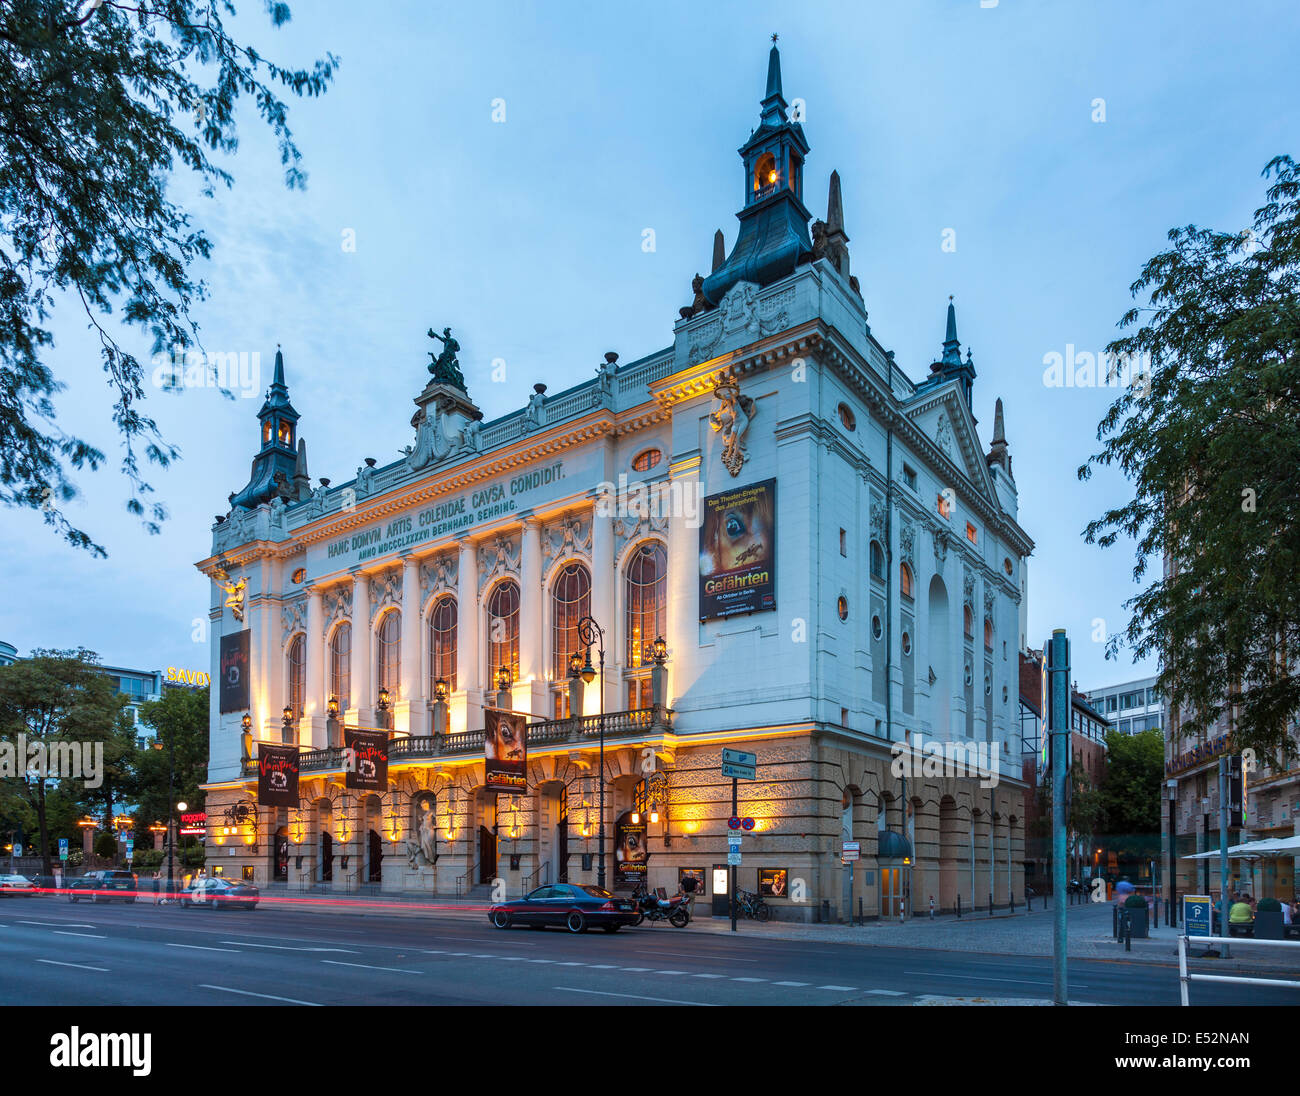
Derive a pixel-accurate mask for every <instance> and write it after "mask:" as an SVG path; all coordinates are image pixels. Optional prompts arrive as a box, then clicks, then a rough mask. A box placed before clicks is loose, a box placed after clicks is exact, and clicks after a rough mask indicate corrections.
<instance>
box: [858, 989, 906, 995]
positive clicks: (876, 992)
mask: <svg viewBox="0 0 1300 1096" xmlns="http://www.w3.org/2000/svg"><path fill="white" fill-rule="evenodd" d="M867 992H868V993H870V994H873V995H874V996H876V997H906V996H907V994H906V993H904V992H903V991H902V990H901V989H869V990H867Z"/></svg>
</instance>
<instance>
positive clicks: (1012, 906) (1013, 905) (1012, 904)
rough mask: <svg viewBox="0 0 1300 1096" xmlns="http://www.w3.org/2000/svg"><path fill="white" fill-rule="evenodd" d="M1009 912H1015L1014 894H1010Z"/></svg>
mask: <svg viewBox="0 0 1300 1096" xmlns="http://www.w3.org/2000/svg"><path fill="white" fill-rule="evenodd" d="M1011 912H1012V913H1013V914H1014V913H1015V912H1016V896H1015V895H1014V894H1013V895H1011Z"/></svg>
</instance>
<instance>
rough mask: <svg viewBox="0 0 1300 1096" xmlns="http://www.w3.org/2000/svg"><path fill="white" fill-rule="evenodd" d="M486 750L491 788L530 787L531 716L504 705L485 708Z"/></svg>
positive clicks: (484, 747)
mask: <svg viewBox="0 0 1300 1096" xmlns="http://www.w3.org/2000/svg"><path fill="white" fill-rule="evenodd" d="M483 724H484V733H483V754H484V757H485V758H486V770H487V772H486V780H485V784H486V786H487V787H489V788H495V789H497V790H498V791H503V792H523V791H527V790H528V775H527V771H526V770H527V765H528V717H527V716H526V715H525V714H524V713H523V712H507V711H504V710H503V709H501V708H484V709H483Z"/></svg>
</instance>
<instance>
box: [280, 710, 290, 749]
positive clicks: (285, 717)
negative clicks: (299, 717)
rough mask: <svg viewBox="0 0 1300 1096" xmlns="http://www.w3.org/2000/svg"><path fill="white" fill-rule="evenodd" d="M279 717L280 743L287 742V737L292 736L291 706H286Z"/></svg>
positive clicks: (288, 739)
mask: <svg viewBox="0 0 1300 1096" xmlns="http://www.w3.org/2000/svg"><path fill="white" fill-rule="evenodd" d="M280 717H281V718H280V741H281V742H289V741H291V739H290V737H289V736H290V735H291V734H293V706H292V705H290V704H286V705H285V706H284V710H283V711H282V712H281V713H280Z"/></svg>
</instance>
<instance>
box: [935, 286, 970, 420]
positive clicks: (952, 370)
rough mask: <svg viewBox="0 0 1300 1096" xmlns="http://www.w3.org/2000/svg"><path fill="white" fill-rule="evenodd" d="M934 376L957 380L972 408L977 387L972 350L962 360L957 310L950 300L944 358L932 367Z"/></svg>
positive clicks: (967, 404) (944, 341) (941, 378)
mask: <svg viewBox="0 0 1300 1096" xmlns="http://www.w3.org/2000/svg"><path fill="white" fill-rule="evenodd" d="M930 373H931V375H932V376H937V377H938V378H939V379H940V380H945V381H950V380H956V381H958V382H959V383H960V385H961V394H962V395H963V396H964V397H965V398H966V406H967V407H970V406H971V397H972V395H973V392H974V387H975V363H974V362H973V361H972V360H971V355H970V350H967V351H966V360H965V361H962V360H961V343H960V342H959V341H958V339H957V309H956V308H955V307H954V305H953V303H952V298H951V297H949V298H948V326H947V328H946V330H945V331H944V339H943V357H941V358H940V359H939V360H938V361H937V362H935V363H934V364H933V365H931V366H930Z"/></svg>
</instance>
